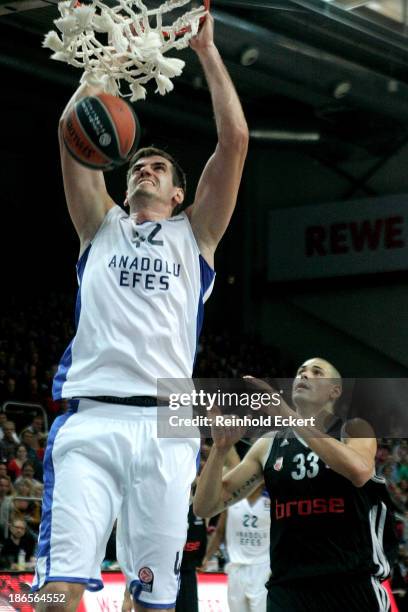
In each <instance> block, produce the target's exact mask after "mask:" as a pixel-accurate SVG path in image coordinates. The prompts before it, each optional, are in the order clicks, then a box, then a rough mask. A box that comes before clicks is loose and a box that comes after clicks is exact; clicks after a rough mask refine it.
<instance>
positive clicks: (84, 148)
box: [62, 93, 140, 170]
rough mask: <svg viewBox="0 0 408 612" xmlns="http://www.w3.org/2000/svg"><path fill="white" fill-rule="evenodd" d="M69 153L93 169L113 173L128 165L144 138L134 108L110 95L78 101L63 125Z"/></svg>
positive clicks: (88, 97) (100, 95) (103, 94)
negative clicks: (112, 170)
mask: <svg viewBox="0 0 408 612" xmlns="http://www.w3.org/2000/svg"><path fill="white" fill-rule="evenodd" d="M62 135H63V139H64V143H65V146H66V147H67V149H68V151H69V153H70V154H71V155H72V157H74V158H75V159H76V160H77V161H78V162H79V163H80V164H82V165H84V166H86V167H87V168H91V169H93V170H111V169H113V168H117V167H118V166H121V165H122V164H124V163H126V162H127V160H128V159H129V157H130V156H131V154H132V152H133V151H134V150H135V149H136V147H137V143H138V141H139V137H140V128H139V122H138V119H137V117H136V114H135V112H134V110H133V108H132V107H131V106H130V104H128V103H127V102H126V101H125V100H123V99H122V98H117V97H116V96H111V95H109V94H105V93H102V94H98V95H96V96H87V97H85V98H82V99H81V100H78V102H76V103H75V105H74V107H73V108H72V110H71V111H70V112H69V114H68V115H67V117H66V118H65V121H64V123H63V128H62Z"/></svg>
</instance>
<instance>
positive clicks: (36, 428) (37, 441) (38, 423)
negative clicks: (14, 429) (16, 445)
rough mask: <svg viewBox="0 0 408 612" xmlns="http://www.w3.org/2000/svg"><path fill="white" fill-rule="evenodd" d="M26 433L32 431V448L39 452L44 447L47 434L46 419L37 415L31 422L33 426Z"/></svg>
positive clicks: (26, 429) (27, 428)
mask: <svg viewBox="0 0 408 612" xmlns="http://www.w3.org/2000/svg"><path fill="white" fill-rule="evenodd" d="M24 431H31V433H32V434H33V437H32V443H31V446H32V448H33V449H34V450H36V451H38V450H39V449H40V448H43V447H44V441H45V440H46V438H47V434H46V433H45V431H44V418H43V417H42V415H41V414H36V415H35V416H34V417H33V420H32V421H31V425H29V426H28V427H26V428H25V430H24Z"/></svg>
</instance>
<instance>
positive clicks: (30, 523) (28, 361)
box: [0, 294, 408, 609]
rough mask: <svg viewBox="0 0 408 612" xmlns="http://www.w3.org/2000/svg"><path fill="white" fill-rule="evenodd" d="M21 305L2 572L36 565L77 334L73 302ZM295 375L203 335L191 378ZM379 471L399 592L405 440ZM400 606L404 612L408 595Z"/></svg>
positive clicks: (0, 466)
mask: <svg viewBox="0 0 408 612" xmlns="http://www.w3.org/2000/svg"><path fill="white" fill-rule="evenodd" d="M18 304H19V306H17V301H16V303H13V302H12V301H10V303H9V304H8V307H7V308H6V309H5V310H3V315H2V316H1V317H0V547H1V548H0V569H5V568H12V569H21V568H22V563H23V564H24V567H25V568H30V567H31V565H32V563H33V559H34V555H35V544H36V539H37V536H38V526H39V520H40V512H41V497H42V491H43V484H42V482H43V474H42V460H43V455H44V448H45V445H46V440H47V433H48V430H49V428H50V426H51V424H52V422H53V420H54V419H55V418H56V416H57V415H59V414H62V413H63V412H64V411H65V410H66V408H67V405H66V402H64V401H63V402H54V401H53V400H52V380H53V376H54V374H55V372H56V369H57V367H58V362H59V359H60V357H61V355H62V353H63V351H64V350H65V347H66V346H67V344H68V343H69V342H70V340H71V339H72V336H73V334H74V321H73V315H72V313H73V312H74V302H73V299H72V298H68V297H67V296H63V295H57V294H51V295H50V296H47V299H46V300H45V299H38V301H37V302H36V303H34V304H31V305H30V308H24V307H23V305H22V302H21V301H18ZM294 371H295V364H294V363H293V361H292V360H291V359H290V358H288V357H287V356H286V355H284V354H283V353H282V352H281V351H280V350H279V349H277V348H275V347H271V346H265V345H264V344H263V343H262V342H261V341H260V340H259V339H258V338H256V337H251V336H244V335H242V334H241V335H240V336H235V335H233V334H231V333H228V332H227V331H221V332H214V331H204V333H203V334H202V336H201V338H200V342H199V345H198V350H197V359H196V365H195V371H194V375H195V376H196V377H198V378H204V377H205V378H239V377H241V376H243V375H246V374H251V375H253V376H257V377H268V378H272V379H273V378H290V377H291V376H292V375H293V372H294ZM377 470H378V473H379V474H380V475H382V476H384V477H385V478H386V480H387V483H388V486H389V490H390V493H391V496H392V499H393V501H394V503H395V507H396V515H397V518H398V528H399V536H400V542H401V545H400V556H399V559H398V563H397V566H396V570H395V576H394V582H395V584H396V587H395V588H398V589H400V590H401V593H402V592H403V591H404V590H405V588H406V585H408V440H405V439H404V440H395V439H383V440H380V441H379V447H378V453H377ZM112 544H113V542H112ZM111 550H112V551H113V553H112V552H111V553H110V554H109V555H108V557H107V558H111V560H114V559H113V557H114V544H113V545H112V547H111ZM401 602H402V603H400V607H401V609H405V608H404V603H405V597H403V598H401ZM407 602H408V595H407Z"/></svg>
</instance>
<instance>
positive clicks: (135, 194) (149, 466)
mask: <svg viewBox="0 0 408 612" xmlns="http://www.w3.org/2000/svg"><path fill="white" fill-rule="evenodd" d="M191 47H192V48H193V49H194V51H195V52H196V53H197V55H198V58H199V60H200V62H201V65H202V67H203V70H204V73H205V75H206V79H207V83H208V86H209V89H210V92H211V96H212V103H213V110H214V114H215V120H216V125H217V134H218V143H217V147H216V150H215V152H214V154H213V155H212V157H211V158H210V160H209V161H208V163H207V165H206V167H205V169H204V172H203V174H202V177H201V179H200V182H199V185H198V188H197V191H196V195H195V200H194V204H193V206H192V207H191V212H190V213H189V214H188V215H187V214H185V213H181V214H177V215H176V216H173V213H174V211H175V209H178V208H179V207H180V205H181V204H182V203H183V200H184V174H183V172H182V171H181V170H180V168H179V167H178V165H177V163H176V162H175V161H174V160H173V159H172V158H171V157H170V156H169V155H168V154H167V153H164V152H162V151H158V150H155V149H154V150H151V149H147V150H142V151H139V153H138V154H137V155H136V156H135V158H134V159H133V161H132V162H131V167H130V170H129V175H128V186H127V194H128V195H127V204H128V206H129V209H130V215H127V214H126V213H125V212H124V211H123V210H122V209H121V208H119V207H118V206H116V205H115V203H114V202H113V201H112V199H111V198H110V197H109V195H108V193H107V191H106V187H105V182H104V177H103V174H102V172H99V171H93V170H88V169H87V168H85V167H83V166H81V165H79V164H78V163H77V162H76V161H75V160H74V159H73V158H72V157H71V156H70V155H69V154H68V152H67V151H66V149H65V147H64V145H63V144H61V161H62V171H63V178H64V187H65V194H66V199H67V203H68V208H69V212H70V215H71V218H72V221H73V224H74V226H75V229H76V231H77V233H78V235H79V239H80V257H79V261H78V265H77V271H78V278H79V293H78V298H77V307H76V325H77V330H76V335H75V337H74V339H73V341H72V342H71V344H70V345H69V347H68V348H67V349H66V351H65V353H64V355H63V357H62V360H61V363H60V366H59V369H58V372H57V374H56V376H55V380H54V387H53V390H54V397H55V398H56V399H58V398H70V400H71V404H70V411H69V412H68V413H67V414H66V415H64V416H62V417H60V418H58V419H57V420H56V421H55V423H54V425H53V428H52V431H51V432H50V436H49V442H48V447H47V451H46V456H45V497H44V504H43V515H42V522H41V530H40V538H39V547H38V560H37V567H36V577H35V581H34V585H33V588H34V589H41V590H40V593H39V596H40V599H41V596H43V597H42V602H40V604H39V606H38V609H39V610H43V609H45V608H47V609H48V610H53V604H52V603H48V605H47V604H46V603H45V602H46V601H47V596H48V602H52V601H53V599H52V597H53V595H56V596H59V599H58V597H56V599H54V601H58V605H56V606H55V609H58V610H60V611H61V609H63V610H69V611H71V610H76V608H77V606H78V603H79V601H80V599H81V596H82V594H83V591H84V589H85V588H87V589H90V590H98V589H101V588H102V586H103V585H102V581H101V574H100V566H101V562H102V559H103V556H104V552H105V546H106V542H107V540H108V537H109V534H110V532H111V530H112V526H113V523H114V521H115V519H116V517H118V528H117V531H118V546H117V550H118V560H119V562H120V565H121V568H122V570H123V571H124V573H125V575H126V579H127V584H128V587H129V589H130V592H131V593H132V595H133V597H134V600H135V608H136V610H143V611H144V612H146V611H149V610H158V609H166V610H170V611H171V610H173V609H174V604H175V601H176V596H177V587H178V575H179V571H180V564H181V557H182V550H183V546H184V543H185V540H186V531H187V513H188V506H189V493H190V486H191V483H192V481H193V480H194V477H195V471H196V457H197V453H198V450H199V439H184V440H183V439H177V440H174V439H158V438H157V436H156V412H157V409H156V406H157V399H156V397H157V379H158V378H189V377H190V376H191V373H192V367H193V360H194V355H195V351H196V342H197V335H198V333H199V327H200V326H201V321H202V309H203V303H204V301H205V300H206V298H207V297H208V295H209V294H210V292H211V289H212V283H213V280H214V271H213V265H214V251H215V249H216V247H217V244H218V242H219V240H220V239H221V237H222V235H223V234H224V232H225V230H226V228H227V226H228V223H229V220H230V218H231V215H232V212H233V210H234V207H235V203H236V199H237V193H238V188H239V184H240V180H241V175H242V170H243V165H244V161H245V157H246V152H247V146H248V128H247V125H246V121H245V117H244V114H243V111H242V108H241V105H240V102H239V99H238V96H237V94H236V92H235V89H234V86H233V84H232V82H231V79H230V77H229V76H228V73H227V71H226V69H225V67H224V65H223V63H222V60H221V58H220V55H219V53H218V51H217V48H216V47H215V44H214V40H213V19H212V18H211V16H207V18H206V21H205V24H204V26H203V27H202V29H201V31H200V32H199V34H198V35H197V36H196V37H194V38H193V39H192V40H191ZM95 93H97V92H96V91H94V90H91V89H89V88H88V89H87V88H84V87H80V88H79V90H78V91H77V93H76V94H75V95H74V97H73V98H72V99H71V101H70V102H69V104H68V106H67V108H66V110H65V112H64V115H63V117H64V116H65V114H66V113H67V112H69V110H70V109H71V108H72V104H73V103H74V102H75V101H76V100H77V99H79V98H80V97H82V96H85V95H94V94H95ZM61 604H62V605H61Z"/></svg>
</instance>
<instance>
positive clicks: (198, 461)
mask: <svg viewBox="0 0 408 612" xmlns="http://www.w3.org/2000/svg"><path fill="white" fill-rule="evenodd" d="M200 459H201V450H200V449H199V450H198V453H197V457H196V472H197V474H198V471H199V469H200Z"/></svg>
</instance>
